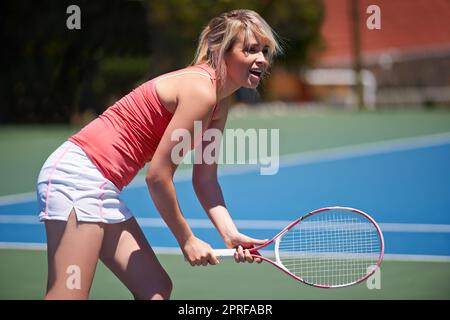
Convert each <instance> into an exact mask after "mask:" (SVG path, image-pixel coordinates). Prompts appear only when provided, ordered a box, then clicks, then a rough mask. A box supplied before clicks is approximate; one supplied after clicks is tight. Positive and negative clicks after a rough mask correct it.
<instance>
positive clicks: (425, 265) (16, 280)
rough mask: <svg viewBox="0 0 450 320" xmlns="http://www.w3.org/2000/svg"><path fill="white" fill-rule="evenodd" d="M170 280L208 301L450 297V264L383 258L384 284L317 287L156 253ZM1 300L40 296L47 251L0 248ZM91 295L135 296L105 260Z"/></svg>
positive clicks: (262, 271)
mask: <svg viewBox="0 0 450 320" xmlns="http://www.w3.org/2000/svg"><path fill="white" fill-rule="evenodd" d="M158 257H159V259H160V261H161V263H162V264H163V266H164V267H165V268H166V270H167V272H168V273H169V275H170V276H171V278H172V281H173V283H174V289H173V294H172V298H173V299H183V300H185V299H186V300H189V299H193V300H197V299H199V300H209V299H224V300H236V299H257V300H277V299H286V300H292V299H450V263H444V262H412V261H384V262H383V263H382V266H381V272H380V278H379V279H380V280H381V281H380V282H379V285H380V288H379V289H377V288H373V289H369V288H368V285H367V283H366V282H363V283H360V284H358V285H356V286H353V287H349V288H341V289H317V288H312V287H309V286H307V285H304V284H302V283H300V282H297V281H295V280H291V278H290V277H288V276H286V275H285V274H284V273H283V272H280V271H278V270H277V269H276V268H275V267H273V266H271V265H269V264H267V263H262V264H256V263H254V264H237V263H234V262H233V261H222V262H221V264H219V265H217V266H208V267H191V266H190V265H188V264H187V263H186V262H185V261H184V259H183V258H182V256H180V255H175V254H174V255H169V254H158ZM0 261H2V263H1V265H0V299H42V297H43V295H44V292H45V285H46V284H45V281H46V253H45V251H40V250H36V251H34V250H10V249H4V250H0ZM90 298H91V299H132V296H131V294H130V293H129V292H128V290H127V289H126V288H125V287H124V286H123V285H122V284H121V283H120V282H119V280H118V279H117V278H116V277H115V276H114V275H113V274H112V273H111V272H110V271H109V270H108V269H107V268H106V267H105V266H104V265H103V264H102V263H99V264H98V266H97V272H96V276H95V280H94V283H93V287H92V290H91V295H90Z"/></svg>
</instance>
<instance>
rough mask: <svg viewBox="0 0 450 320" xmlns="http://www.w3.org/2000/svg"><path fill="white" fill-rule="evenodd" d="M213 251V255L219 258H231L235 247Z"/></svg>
mask: <svg viewBox="0 0 450 320" xmlns="http://www.w3.org/2000/svg"><path fill="white" fill-rule="evenodd" d="M213 252H214V255H215V256H216V257H219V258H220V257H222V258H227V257H228V258H232V257H233V256H234V253H235V252H236V249H215V250H213Z"/></svg>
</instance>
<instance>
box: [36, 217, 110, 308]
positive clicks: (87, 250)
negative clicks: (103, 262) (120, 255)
mask: <svg viewBox="0 0 450 320" xmlns="http://www.w3.org/2000/svg"><path fill="white" fill-rule="evenodd" d="M45 229H46V233H47V256H48V282H47V294H46V296H45V299H87V298H88V297H89V290H90V289H91V285H92V280H93V278H94V273H95V268H96V266H97V261H98V258H99V254H100V249H101V246H102V241H103V235H104V227H103V224H102V223H89V222H78V221H77V219H76V215H75V211H74V209H72V212H71V213H70V215H69V219H68V221H67V222H66V221H46V222H45Z"/></svg>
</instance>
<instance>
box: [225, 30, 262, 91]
mask: <svg viewBox="0 0 450 320" xmlns="http://www.w3.org/2000/svg"><path fill="white" fill-rule="evenodd" d="M248 40H249V41H248V44H247V46H245V45H244V33H243V32H241V33H240V34H239V35H238V37H237V38H236V40H235V42H234V44H233V47H232V48H231V49H230V50H229V51H228V52H227V53H226V54H225V63H226V65H227V81H231V82H232V83H233V84H234V85H236V86H237V87H245V88H253V89H254V88H256V87H257V86H258V84H259V82H260V81H261V77H262V75H263V73H264V72H265V71H266V69H267V67H268V65H269V61H268V54H269V47H268V46H266V45H265V44H263V43H262V42H260V41H259V40H258V39H257V38H256V37H255V36H254V35H253V34H252V35H251V36H250V38H249V39H248Z"/></svg>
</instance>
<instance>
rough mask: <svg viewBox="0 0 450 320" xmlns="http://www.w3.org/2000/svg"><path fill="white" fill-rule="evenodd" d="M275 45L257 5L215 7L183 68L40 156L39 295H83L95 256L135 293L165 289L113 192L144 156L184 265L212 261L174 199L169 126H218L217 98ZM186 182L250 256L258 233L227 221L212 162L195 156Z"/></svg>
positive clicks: (159, 294)
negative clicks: (43, 242) (42, 258)
mask: <svg viewBox="0 0 450 320" xmlns="http://www.w3.org/2000/svg"><path fill="white" fill-rule="evenodd" d="M279 50H280V49H279V46H278V44H277V42H276V39H275V37H274V35H273V32H272V30H271V28H270V27H269V25H268V24H267V23H266V22H265V21H264V20H263V19H262V18H261V17H260V16H259V15H258V14H257V13H256V12H254V11H250V10H235V11H231V12H227V13H223V14H221V15H220V16H218V17H216V18H214V19H212V20H211V21H210V22H209V24H208V25H207V26H206V28H205V29H204V30H203V32H202V34H201V36H200V42H199V46H198V49H197V53H196V57H195V60H194V62H193V64H192V65H191V66H189V67H186V68H184V69H181V70H177V71H174V72H171V73H168V74H164V75H162V76H160V77H157V78H155V79H152V80H150V81H148V82H146V83H144V84H142V85H141V86H139V87H138V88H136V89H135V90H133V91H132V92H131V93H130V94H128V95H126V96H125V97H123V98H122V99H120V100H119V101H117V102H116V103H115V104H114V105H113V106H111V107H110V108H108V109H107V110H106V111H105V112H104V113H103V114H102V115H100V116H99V117H98V118H97V119H95V120H94V121H92V122H91V123H90V124H88V125H87V126H86V127H84V128H83V129H82V130H81V131H80V132H78V133H77V134H75V135H74V136H72V137H70V138H69V139H68V141H66V142H65V143H64V144H62V145H61V146H60V147H59V148H58V149H57V150H56V151H55V152H54V153H53V154H52V155H51V156H50V157H49V158H48V159H47V161H46V162H45V164H44V166H43V168H42V170H41V172H40V174H39V178H38V182H37V193H38V200H39V204H40V208H41V212H40V215H39V217H40V219H41V220H42V221H45V227H46V234H47V243H48V245H47V249H48V284H47V294H46V299H86V298H88V295H89V290H90V287H91V284H92V280H93V277H94V273H95V268H96V265H97V261H98V259H101V260H102V261H103V263H104V264H105V265H106V266H107V267H108V268H109V269H111V270H112V272H113V273H114V274H115V275H116V276H117V277H118V278H119V279H120V280H121V281H122V282H123V283H124V284H125V286H126V287H127V288H128V289H129V290H130V291H131V293H132V294H133V296H134V297H135V298H136V299H168V298H169V297H170V293H171V289H172V283H171V280H170V278H169V276H168V275H167V273H166V272H165V270H164V269H163V267H162V266H161V265H160V263H159V262H158V259H157V258H156V256H155V254H154V252H153V250H152V248H151V247H150V245H149V244H148V242H147V240H146V238H145V236H144V234H143V232H142V230H141V229H140V227H139V225H138V224H137V222H136V220H135V218H133V215H132V213H131V212H130V211H129V209H128V208H127V207H126V205H125V204H124V203H123V202H122V200H121V199H120V192H121V190H122V189H123V188H124V187H125V186H126V185H127V184H128V183H129V182H130V181H131V180H132V179H133V177H135V175H136V174H137V172H138V171H139V170H140V169H141V168H142V167H143V166H144V165H145V164H146V163H147V162H149V161H150V162H151V165H150V167H149V169H148V172H147V175H146V182H147V185H148V189H149V192H150V194H151V197H152V199H153V201H154V203H155V205H156V207H157V209H158V211H159V213H160V214H161V217H162V218H163V219H164V221H165V222H166V224H167V225H168V226H169V228H170V230H171V231H172V233H173V234H174V236H175V238H176V239H177V241H178V243H179V245H180V248H181V250H182V252H183V254H184V257H185V258H186V260H187V261H188V262H189V263H190V264H191V265H192V266H199V265H203V266H205V265H207V264H212V265H215V264H217V263H218V260H217V258H216V257H215V256H214V254H213V252H212V248H211V247H210V245H209V244H207V243H206V242H204V241H202V240H200V239H199V238H197V237H195V235H194V234H193V232H192V230H191V229H190V227H189V225H188V224H187V223H186V220H185V218H184V217H183V214H182V212H181V210H180V207H179V206H178V201H177V196H176V192H175V187H174V183H173V179H172V178H173V175H174V173H175V170H176V169H177V163H176V162H174V161H172V160H173V159H171V151H172V149H173V148H174V146H175V145H176V144H177V143H179V141H173V139H172V138H171V137H172V133H173V132H174V131H175V130H177V129H186V130H189V132H190V133H191V136H192V135H193V133H194V122H195V121H201V123H202V127H203V128H215V129H218V130H221V131H223V129H224V127H225V122H226V119H227V112H228V105H227V103H226V98H227V97H229V96H230V95H231V94H232V93H233V92H235V91H236V90H237V89H239V88H241V87H246V88H256V87H257V86H258V84H259V82H260V81H261V78H262V76H263V74H264V72H265V71H266V70H267V68H268V66H269V63H270V60H271V58H272V57H273V56H274V55H275V54H276V53H278V52H279ZM202 143H204V142H202ZM193 185H194V189H195V192H196V195H197V197H198V199H199V201H200V203H201V204H202V206H203V208H204V209H205V211H206V213H207V214H208V216H209V218H210V219H211V221H212V222H213V224H214V225H215V227H216V228H217V230H218V232H219V233H220V235H221V236H222V238H223V240H224V242H225V245H226V246H227V247H229V248H236V254H235V260H236V261H237V262H244V261H247V262H253V258H252V257H251V255H250V254H249V252H248V250H246V248H250V247H252V246H253V245H258V244H261V243H262V242H263V240H259V239H253V238H250V237H248V236H246V235H244V234H242V233H240V232H239V231H238V229H237V228H236V226H235V225H234V223H233V220H232V219H231V217H230V214H229V213H228V211H227V209H226V206H225V202H224V199H223V196H222V191H221V188H220V186H219V183H218V179H217V163H213V164H209V165H208V164H205V163H203V164H195V165H194V169H193ZM258 260H259V259H258ZM257 262H260V261H257ZM75 276H79V279H78V280H77V281H74V278H73V277H75Z"/></svg>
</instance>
